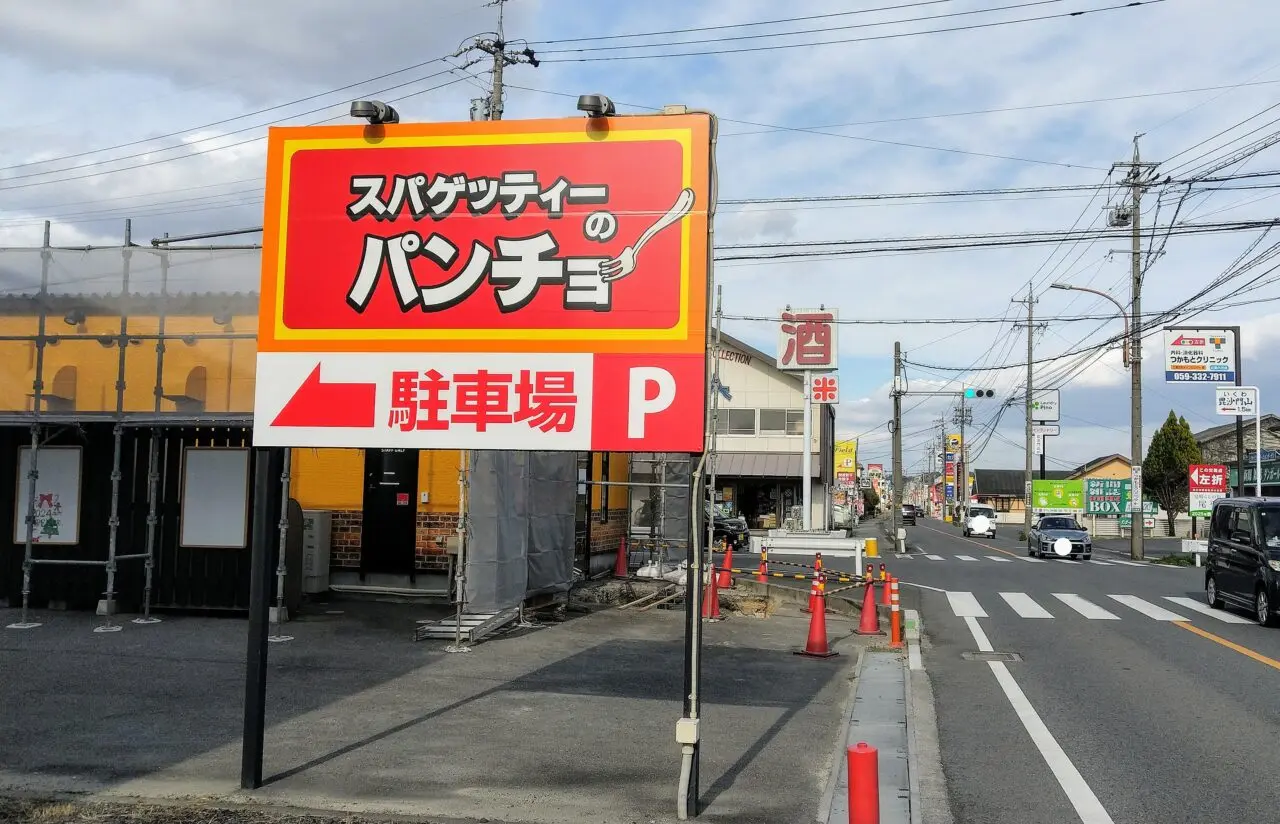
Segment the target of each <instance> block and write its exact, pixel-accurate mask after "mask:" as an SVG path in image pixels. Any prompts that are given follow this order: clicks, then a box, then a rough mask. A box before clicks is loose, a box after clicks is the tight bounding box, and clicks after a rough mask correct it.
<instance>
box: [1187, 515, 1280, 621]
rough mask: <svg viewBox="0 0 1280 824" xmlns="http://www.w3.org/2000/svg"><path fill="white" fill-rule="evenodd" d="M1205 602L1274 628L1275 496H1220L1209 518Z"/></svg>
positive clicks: (1278, 566)
mask: <svg viewBox="0 0 1280 824" xmlns="http://www.w3.org/2000/svg"><path fill="white" fill-rule="evenodd" d="M1204 594H1205V600H1206V601H1208V602H1209V606H1211V607H1214V608H1216V609H1222V608H1223V607H1224V606H1233V607H1237V608H1240V609H1246V610H1248V611H1250V612H1251V613H1253V617H1254V620H1255V621H1257V622H1258V623H1259V624H1262V625H1263V626H1274V625H1275V623H1276V620H1277V608H1278V605H1280V498H1222V499H1219V500H1217V501H1214V504H1213V515H1212V516H1211V517H1210V519H1209V552H1208V556H1207V558H1206V563H1205V571H1204Z"/></svg>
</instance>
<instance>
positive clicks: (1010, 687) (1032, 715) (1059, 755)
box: [964, 618, 1115, 824]
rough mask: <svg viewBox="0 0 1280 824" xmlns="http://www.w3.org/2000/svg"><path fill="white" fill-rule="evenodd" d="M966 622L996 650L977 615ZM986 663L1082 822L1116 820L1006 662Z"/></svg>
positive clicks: (982, 643)
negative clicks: (1050, 729) (1064, 748)
mask: <svg viewBox="0 0 1280 824" xmlns="http://www.w3.org/2000/svg"><path fill="white" fill-rule="evenodd" d="M964 622H965V624H966V625H968V627H969V632H970V634H972V635H973V641H974V643H975V644H977V645H978V650H979V651H980V652H993V651H994V648H993V647H992V646H991V641H990V640H989V639H988V638H987V634H986V633H985V632H983V631H982V627H981V626H980V625H979V624H978V620H977V619H976V618H965V619H964ZM987 664H988V666H990V667H991V673H992V674H993V675H995V677H996V683H997V684H999V685H1000V689H1001V690H1002V691H1003V692H1004V695H1005V698H1008V699H1009V705H1010V706H1012V707H1013V711H1014V713H1015V714H1016V715H1017V716H1018V720H1019V721H1021V722H1022V726H1023V728H1024V729H1025V730H1026V731H1027V735H1029V736H1031V742H1032V743H1033V744H1035V745H1036V749H1037V750H1039V751H1040V757H1041V758H1043V759H1044V762H1045V764H1047V765H1048V766H1049V770H1050V771H1051V772H1052V773H1053V777H1054V778H1056V779H1057V780H1058V784H1059V785H1060V786H1061V787H1062V791H1063V792H1064V793H1065V794H1066V796H1067V800H1068V801H1070V802H1071V806H1072V807H1073V808H1074V809H1075V811H1076V815H1077V816H1079V817H1080V822H1081V824H1115V821H1114V820H1113V819H1112V818H1111V815H1110V814H1109V813H1108V812H1107V810H1106V808H1105V807H1103V806H1102V802H1101V801H1099V800H1098V796H1096V795H1095V794H1094V792H1093V789H1092V788H1091V787H1090V786H1089V783H1088V782H1087V781H1085V780H1084V776H1082V775H1081V774H1080V771H1079V770H1077V769H1076V766H1075V764H1073V763H1071V759H1070V758H1068V757H1067V754H1066V753H1065V752H1064V751H1063V749H1062V746H1061V745H1059V744H1058V741H1057V739H1055V738H1054V737H1053V733H1051V732H1049V728H1048V727H1046V726H1045V723H1044V721H1043V720H1041V718H1040V716H1039V715H1038V714H1037V713H1036V710H1035V707H1033V706H1031V702H1030V701H1029V700H1027V696H1026V693H1024V692H1023V691H1022V688H1021V687H1019V686H1018V682H1017V681H1015V680H1014V678H1013V675H1012V674H1010V672H1009V668H1008V667H1007V666H1005V664H1004V662H1003V661H988V662H987Z"/></svg>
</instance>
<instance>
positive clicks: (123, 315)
mask: <svg viewBox="0 0 1280 824" xmlns="http://www.w3.org/2000/svg"><path fill="white" fill-rule="evenodd" d="M132 245H133V221H132V220H128V219H126V220H125V222H124V249H123V251H122V252H121V269H120V343H119V346H120V357H119V358H118V359H117V361H116V416H117V421H116V425H115V427H114V429H113V435H114V441H115V443H114V447H113V455H112V460H111V515H110V517H108V518H107V592H106V599H105V600H104V601H103V604H102V611H103V614H104V616H105V618H106V622H105V623H104V624H103V625H102V626H100V627H98V628H97V630H96V631H99V632H113V631H116V630H118V629H119V628H118V627H116V626H115V625H114V624H113V623H112V621H111V616H112V615H113V614H114V613H115V610H116V598H115V595H116V550H117V549H118V548H119V534H120V479H121V477H122V476H123V473H121V471H120V459H121V453H122V451H123V446H124V444H123V441H124V426H123V425H121V424H120V422H119V420H118V419H119V416H121V415H123V414H124V388H125V379H124V376H125V366H126V364H125V360H126V358H127V356H128V352H129V275H130V269H131V266H130V264H131V263H132V261H133V250H132V249H130V248H129V247H130V246H132Z"/></svg>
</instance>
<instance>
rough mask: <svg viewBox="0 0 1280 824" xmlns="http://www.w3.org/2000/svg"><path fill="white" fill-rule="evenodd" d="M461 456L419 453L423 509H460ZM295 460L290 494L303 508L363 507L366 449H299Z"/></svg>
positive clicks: (293, 459)
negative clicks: (426, 498)
mask: <svg viewBox="0 0 1280 824" xmlns="http://www.w3.org/2000/svg"><path fill="white" fill-rule="evenodd" d="M458 459H459V454H458V452H456V451H453V450H442V451H431V452H420V453H419V454H418V492H419V498H418V511H419V512H457V511H458ZM291 461H292V467H291V470H290V473H289V474H290V475H291V476H292V477H291V480H290V484H291V486H290V489H289V493H290V495H292V496H293V497H294V498H297V499H298V503H299V504H301V505H302V508H303V509H353V510H359V509H362V508H363V506H364V504H363V501H364V450H362V449H295V450H293V457H292V458H291ZM423 492H426V493H428V495H427V497H428V499H429V500H428V502H427V503H425V504H424V503H422V498H421V493H423Z"/></svg>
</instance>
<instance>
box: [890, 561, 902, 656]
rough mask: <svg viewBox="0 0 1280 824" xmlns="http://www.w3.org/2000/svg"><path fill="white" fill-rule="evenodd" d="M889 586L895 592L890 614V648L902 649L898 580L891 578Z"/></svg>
mask: <svg viewBox="0 0 1280 824" xmlns="http://www.w3.org/2000/svg"><path fill="white" fill-rule="evenodd" d="M889 586H890V587H891V588H892V590H893V602H892V603H891V604H890V607H889V608H890V609H891V610H892V611H891V612H890V613H889V646H890V647H893V648H894V649H899V648H901V647H902V611H901V610H900V609H899V608H898V607H899V603H898V579H897V578H891V579H890V580H889Z"/></svg>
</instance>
